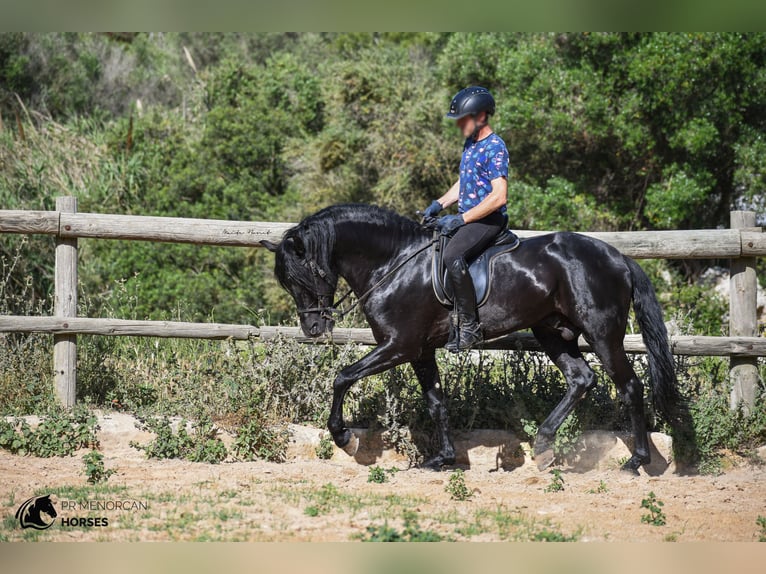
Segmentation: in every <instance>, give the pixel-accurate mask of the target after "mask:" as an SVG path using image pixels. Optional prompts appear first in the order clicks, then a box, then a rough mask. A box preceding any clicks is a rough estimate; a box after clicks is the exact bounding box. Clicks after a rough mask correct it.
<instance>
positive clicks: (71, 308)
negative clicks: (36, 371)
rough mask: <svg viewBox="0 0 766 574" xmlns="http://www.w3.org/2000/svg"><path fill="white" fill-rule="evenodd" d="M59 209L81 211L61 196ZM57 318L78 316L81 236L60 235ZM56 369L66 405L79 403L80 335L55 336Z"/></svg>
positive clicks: (61, 398) (58, 388) (58, 390)
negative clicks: (78, 260) (78, 261)
mask: <svg viewBox="0 0 766 574" xmlns="http://www.w3.org/2000/svg"><path fill="white" fill-rule="evenodd" d="M56 211H59V212H63V213H76V212H77V198H75V197H57V198H56ZM53 311H54V315H55V316H56V317H76V316H77V238H76V237H75V238H64V237H61V236H60V235H59V236H57V237H56V270H55V300H54V304H53ZM53 369H54V373H55V375H54V381H55V383H56V395H57V396H58V399H59V401H60V402H61V404H63V405H64V406H65V407H72V406H74V403H75V394H76V388H77V335H54V336H53Z"/></svg>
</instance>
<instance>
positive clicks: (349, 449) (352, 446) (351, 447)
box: [341, 429, 359, 456]
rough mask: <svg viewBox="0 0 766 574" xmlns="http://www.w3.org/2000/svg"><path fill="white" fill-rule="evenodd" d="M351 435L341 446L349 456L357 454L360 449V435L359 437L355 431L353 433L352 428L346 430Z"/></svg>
mask: <svg viewBox="0 0 766 574" xmlns="http://www.w3.org/2000/svg"><path fill="white" fill-rule="evenodd" d="M346 432H348V433H349V434H350V435H351V436H350V437H349V439H348V440H347V441H346V444H345V445H344V446H342V447H341V448H342V449H343V451H344V452H345V453H346V454H347V455H348V456H354V455H355V454H356V451H358V450H359V437H357V436H356V435H355V434H354V433H352V432H351V431H350V430H348V429H347V430H346Z"/></svg>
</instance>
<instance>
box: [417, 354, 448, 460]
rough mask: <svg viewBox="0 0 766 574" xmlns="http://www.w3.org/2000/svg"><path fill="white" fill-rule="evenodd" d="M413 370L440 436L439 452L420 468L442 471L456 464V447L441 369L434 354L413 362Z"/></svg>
mask: <svg viewBox="0 0 766 574" xmlns="http://www.w3.org/2000/svg"><path fill="white" fill-rule="evenodd" d="M411 364H412V368H413V369H414V370H415V375H416V376H417V377H418V382H420V388H421V389H422V390H423V397H424V398H425V400H426V404H427V405H428V412H429V414H430V415H431V418H432V419H433V421H434V423H436V432H437V433H438V435H439V447H440V448H439V452H438V454H436V455H434V456H432V457H431V458H429V459H428V460H426V461H425V462H423V463H422V464H421V465H420V466H421V467H423V468H430V469H433V470H440V469H441V467H442V466H444V465H449V464H455V447H454V446H453V445H452V439H451V438H450V433H449V423H448V420H447V407H446V406H445V404H444V391H443V390H442V386H441V382H440V380H439V368H438V367H437V366H436V358H435V356H434V352H433V351H431V352H430V355H429V356H428V357H426V358H421V359H419V360H417V361H412V363H411Z"/></svg>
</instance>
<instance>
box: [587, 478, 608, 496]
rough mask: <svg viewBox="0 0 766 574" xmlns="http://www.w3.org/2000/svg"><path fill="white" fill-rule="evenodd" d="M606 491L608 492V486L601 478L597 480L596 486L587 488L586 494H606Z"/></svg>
mask: <svg viewBox="0 0 766 574" xmlns="http://www.w3.org/2000/svg"><path fill="white" fill-rule="evenodd" d="M607 492H609V487H608V486H607V485H606V483H605V482H604V481H603V480H599V481H598V486H597V487H596V488H591V489H589V490H588V494H606V493H607Z"/></svg>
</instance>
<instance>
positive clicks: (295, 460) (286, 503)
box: [0, 412, 766, 542]
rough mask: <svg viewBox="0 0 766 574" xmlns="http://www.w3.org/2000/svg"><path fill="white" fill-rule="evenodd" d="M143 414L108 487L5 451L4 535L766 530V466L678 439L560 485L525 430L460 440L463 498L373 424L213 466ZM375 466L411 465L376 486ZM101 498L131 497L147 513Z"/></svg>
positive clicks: (116, 420)
mask: <svg viewBox="0 0 766 574" xmlns="http://www.w3.org/2000/svg"><path fill="white" fill-rule="evenodd" d="M134 423H135V419H134V418H133V417H131V416H130V415H127V414H123V413H116V412H106V413H102V414H100V416H99V425H100V430H99V433H98V436H99V440H100V446H101V451H102V452H103V454H104V460H105V464H106V467H107V468H114V469H116V473H115V474H114V475H113V476H111V477H110V478H109V480H108V482H107V484H106V485H99V486H91V485H88V484H87V482H86V478H85V474H84V464H83V461H82V454H84V453H85V452H86V451H82V452H80V453H78V454H77V455H75V456H71V457H64V458H34V457H24V456H15V455H11V454H8V453H7V452H5V451H0V507H2V512H3V526H2V530H0V535H2V536H3V539H4V540H66V541H72V540H75V541H76V540H136V541H137V540H257V541H277V540H278V541H283V540H306V541H348V540H358V539H361V538H364V537H369V536H370V533H371V532H375V531H379V529H380V527H382V526H384V525H385V526H388V527H391V528H393V529H396V530H397V531H400V532H403V531H405V530H406V529H407V525H406V524H405V519H406V520H409V521H410V523H412V522H413V521H414V523H415V524H416V525H417V529H419V531H425V532H430V533H436V534H437V535H438V536H439V537H441V538H442V539H446V540H479V541H495V540H546V539H549V540H556V539H575V540H579V541H636V540H644V541H669V542H670V541H702V540H705V541H755V540H758V538H759V537H760V536H762V535H764V534H766V532H762V527H761V526H760V525H759V524H758V518H759V516H766V466H764V465H762V464H758V463H757V461H753V460H748V461H745V460H741V459H736V458H734V457H729V458H728V459H727V464H726V465H725V471H724V473H723V474H721V475H719V476H694V475H683V474H679V473H676V472H675V469H674V466H673V465H672V464H668V463H667V462H666V457H667V455H668V452H669V449H670V445H669V440H668V438H667V437H665V436H664V435H660V434H653V435H652V436H651V438H652V443H653V445H654V452H653V462H652V465H651V466H650V467H649V468H648V469H642V471H641V475H640V476H637V477H636V476H632V475H630V474H628V473H625V472H622V471H620V470H619V461H620V459H621V458H622V457H624V456H626V455H627V454H628V452H629V451H628V449H627V447H626V445H625V442H624V441H623V437H619V436H615V435H614V434H613V433H600V432H594V433H587V434H586V436H585V437H584V438H583V440H584V447H585V448H584V452H583V454H582V456H581V457H580V460H579V461H578V462H577V463H576V464H575V465H573V466H560V467H558V468H560V469H561V477H562V479H563V485H562V486H563V489H561V490H559V491H555V492H551V491H550V488H548V487H549V486H550V484H551V481H552V478H553V477H552V475H551V474H549V473H548V472H540V471H538V470H537V467H536V466H535V465H534V463H533V462H532V461H531V459H530V457H529V456H528V454H527V453H528V445H526V444H523V443H519V441H518V440H517V439H515V438H514V437H513V435H512V434H510V433H505V432H500V431H473V432H471V433H466V434H464V435H457V436H456V438H457V441H456V446H457V449H458V457H459V458H458V463H459V465H458V466H459V467H461V468H463V469H464V470H465V474H464V478H465V485H466V486H467V488H468V489H469V491H470V492H471V493H472V494H471V496H470V498H469V499H468V500H454V499H452V498H451V496H450V494H449V493H447V492H446V491H445V487H446V486H447V484H448V481H449V478H450V475H451V473H450V472H449V471H443V472H439V473H437V472H432V471H426V470H420V469H407V466H408V465H407V462H406V460H405V458H404V457H403V456H401V455H398V454H397V453H395V452H394V451H392V450H388V449H385V448H383V443H382V442H381V440H380V436H379V435H374V434H371V433H367V432H366V431H357V432H358V433H359V437H360V439H361V446H360V449H359V451H358V453H357V454H356V456H355V457H351V456H349V455H347V454H346V453H345V452H343V451H340V450H338V449H336V450H335V453H334V454H333V456H332V458H331V459H329V460H320V459H318V458H317V457H316V454H315V452H314V447H315V445H316V444H318V441H319V436H320V433H321V432H322V431H321V430H320V429H313V428H309V427H302V426H293V427H292V430H293V433H292V439H291V441H292V442H291V445H290V448H289V451H288V460H287V462H285V463H267V462H260V461H259V462H232V463H229V462H224V463H221V464H217V465H211V464H204V463H193V462H187V461H182V460H147V459H146V458H145V456H144V453H143V452H141V451H139V450H137V449H135V448H133V447H131V446H130V445H129V443H130V441H138V442H140V443H146V442H147V441H149V440H150V439H151V438H152V435H151V434H150V433H147V432H144V431H140V430H138V429H137V428H136V426H135V424H134ZM225 438H226V440H230V438H229V437H225ZM761 450H762V451H763V450H764V449H761ZM370 464H374V465H379V466H381V467H382V468H384V469H389V470H390V469H393V468H397V469H400V470H399V471H398V472H394V471H393V470H390V471H389V472H386V473H385V474H386V476H387V478H388V480H387V481H386V482H384V483H382V484H378V483H371V482H368V475H369V466H368V465H370ZM48 492H50V493H52V500H53V501H54V505H55V506H56V508H57V509H58V510H59V516H58V517H57V518H56V520H55V521H54V524H53V525H52V526H51V527H50V528H48V529H46V530H41V531H37V530H33V529H21V528H20V527H19V526H18V521H17V520H16V519H15V518H14V513H15V511H16V509H17V508H18V507H19V505H20V504H21V503H22V502H24V501H25V500H26V499H27V498H29V497H31V496H33V495H40V494H46V493H48ZM649 492H653V493H654V494H655V496H656V499H657V500H659V501H661V502H663V503H664V506H662V507H661V510H662V512H663V514H664V516H665V519H666V524H665V525H662V526H655V525H653V524H648V523H645V522H642V516H643V515H644V514H646V513H647V510H646V509H644V508H641V501H642V500H643V499H644V498H646V497H647V496H648V493H649ZM83 500H87V501H90V502H89V504H90V506H89V507H87V508H82V507H76V508H72V507H73V506H74V503H73V502H72V501H76V503H77V504H80V502H81V501H83ZM67 501H68V502H67ZM94 501H96V502H98V501H101V502H102V503H104V501H106V502H109V501H127V502H131V504H132V506H133V507H134V508H125V507H123V508H121V509H115V508H111V507H109V508H107V507H108V506H109V505H108V504H105V505H104V504H102V506H101V507H98V504H95V503H94ZM66 504H69V507H66V506H64V505H66ZM62 506H64V507H63V508H62ZM112 506H114V505H113V504H112ZM123 506H130V505H128V504H125V505H123ZM72 517H77V518H82V517H86V518H87V517H91V518H98V517H102V518H106V519H107V522H108V525H107V526H100V527H95V526H94V527H88V526H79V525H75V526H72V525H69V526H65V525H64V524H63V523H62V520H63V519H64V518H68V519H69V520H70V522H71V518H72ZM407 517H409V518H407ZM75 524H76V523H75ZM368 528H369V530H368ZM376 529H378V530H376Z"/></svg>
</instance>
